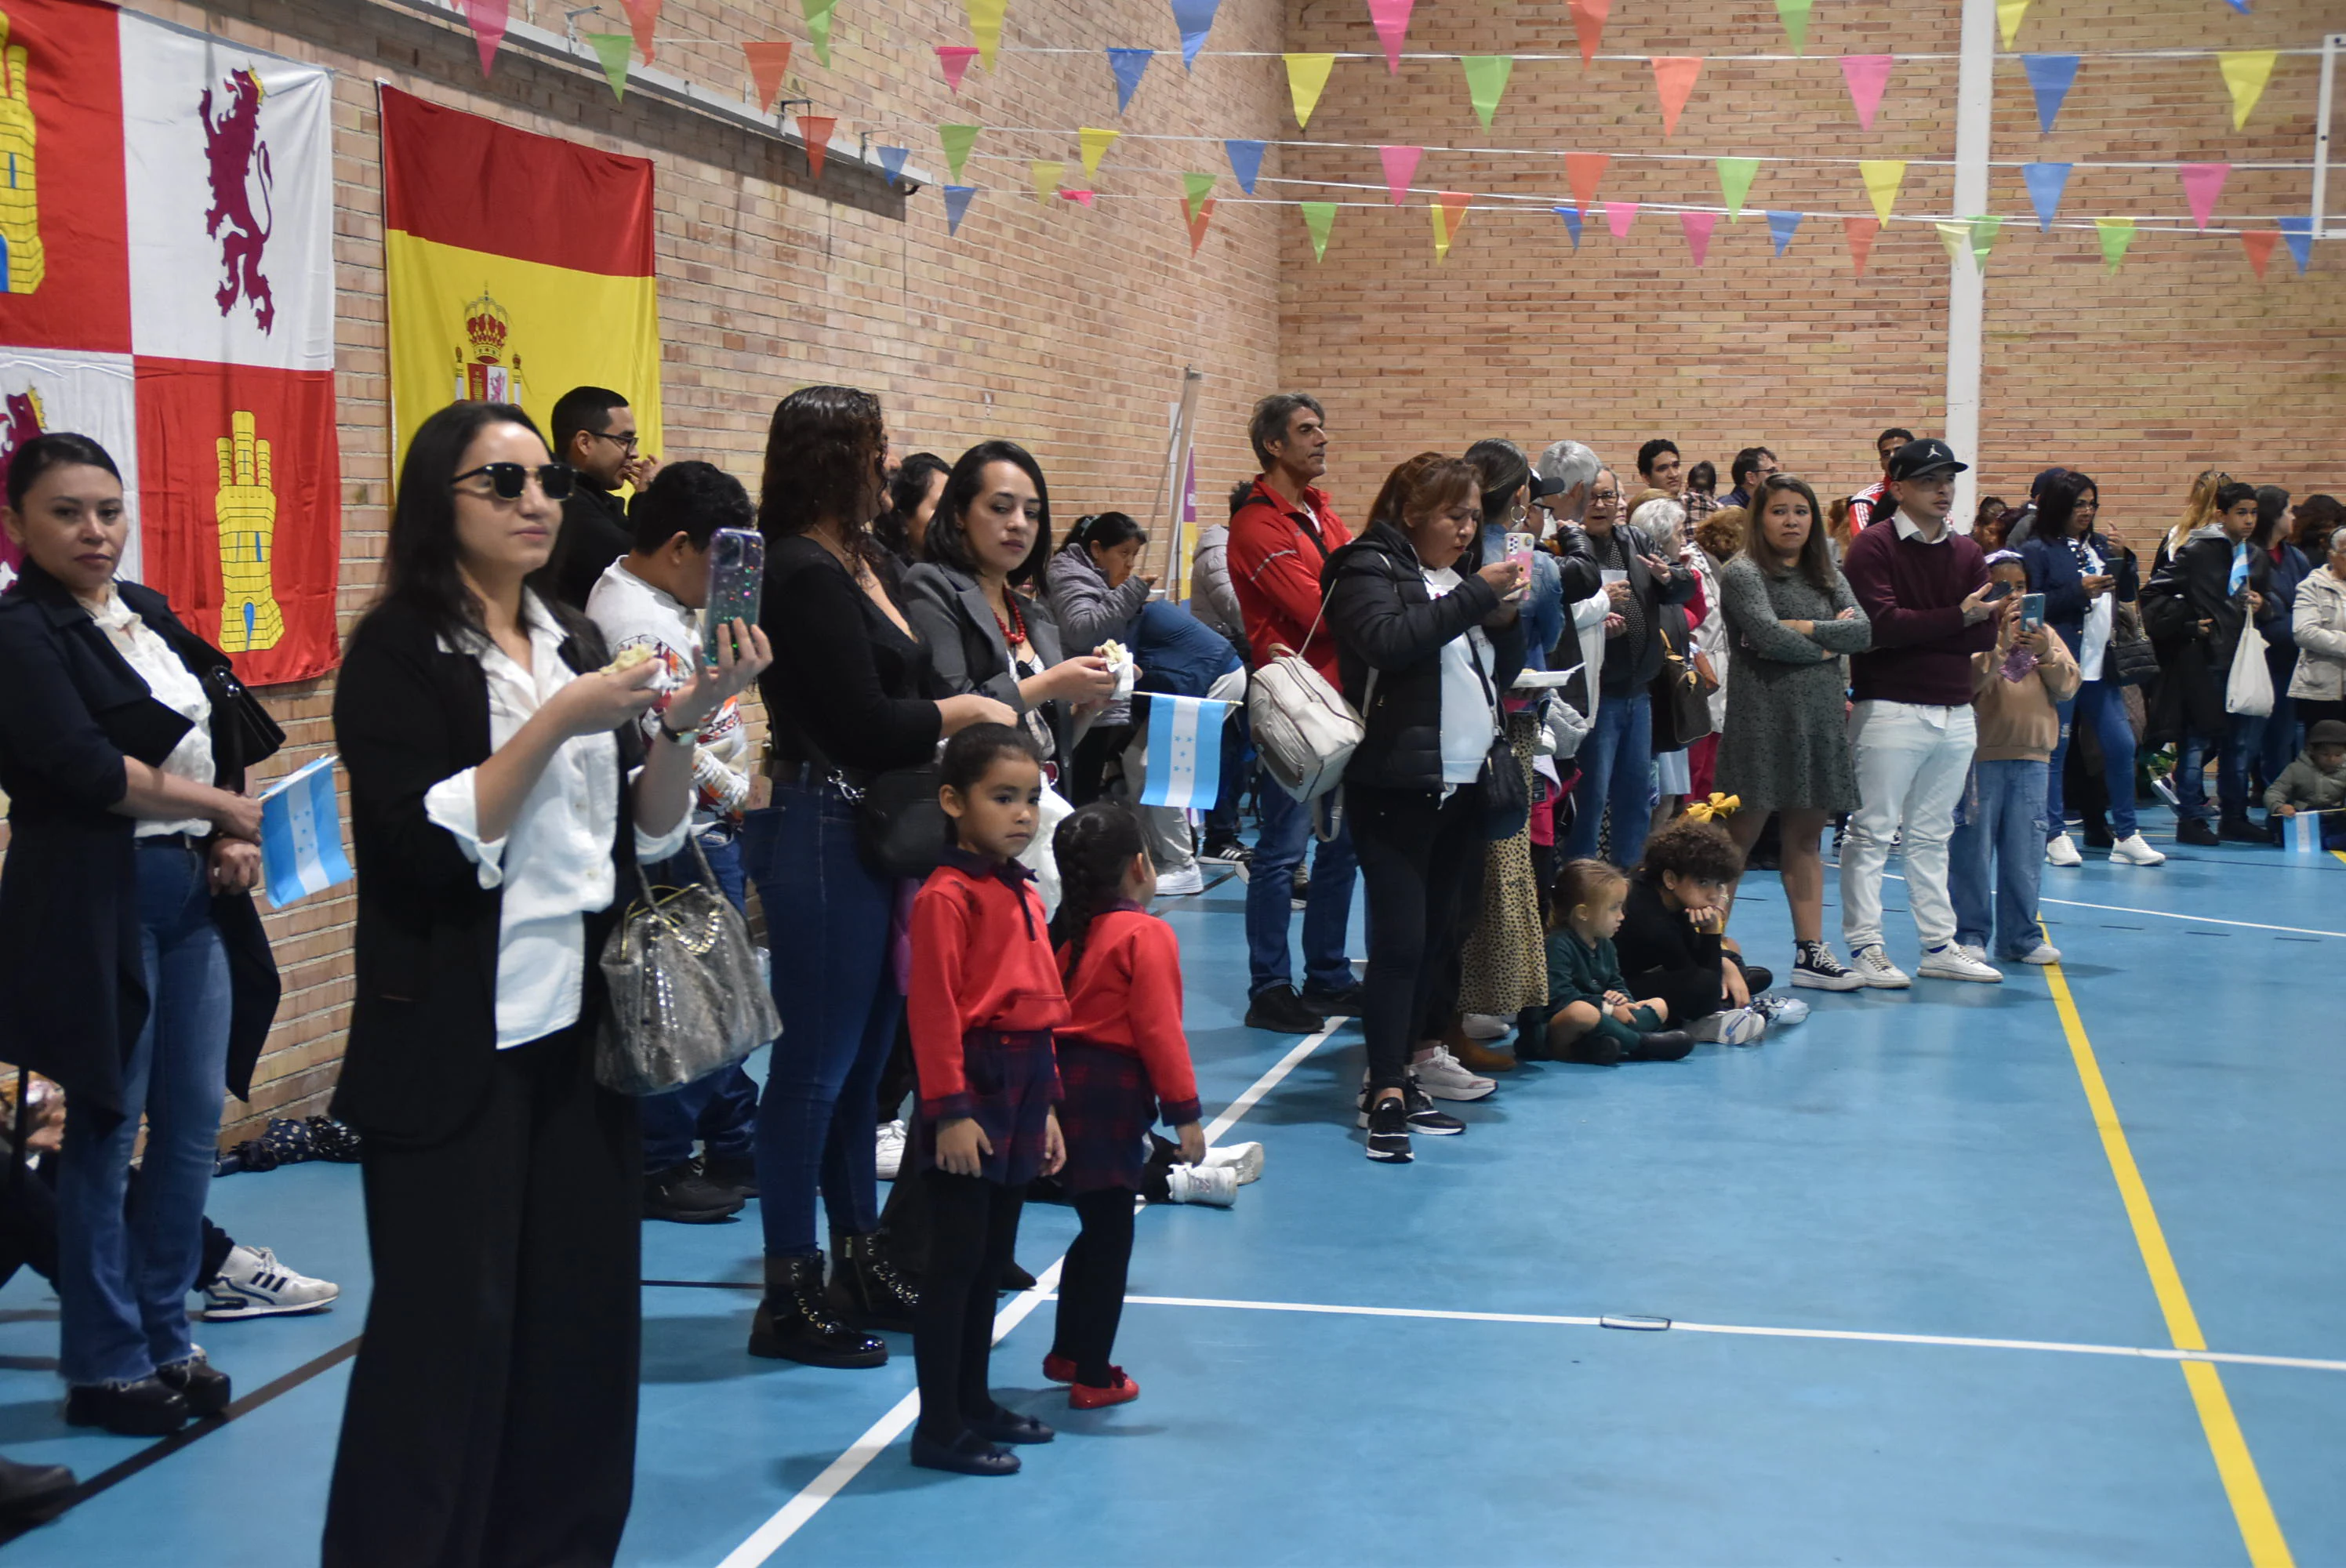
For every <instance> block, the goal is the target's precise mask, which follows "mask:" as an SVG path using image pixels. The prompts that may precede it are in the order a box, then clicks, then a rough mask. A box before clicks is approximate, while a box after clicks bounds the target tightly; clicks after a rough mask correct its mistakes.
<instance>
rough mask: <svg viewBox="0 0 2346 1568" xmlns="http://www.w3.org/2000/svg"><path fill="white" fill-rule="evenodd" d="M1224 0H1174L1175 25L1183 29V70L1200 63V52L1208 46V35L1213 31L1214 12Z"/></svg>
mask: <svg viewBox="0 0 2346 1568" xmlns="http://www.w3.org/2000/svg"><path fill="white" fill-rule="evenodd" d="M1221 3H1222V0H1173V25H1175V26H1177V27H1178V28H1180V29H1181V68H1182V69H1183V70H1188V68H1189V67H1190V66H1194V65H1196V64H1197V63H1198V51H1199V50H1200V49H1202V48H1204V47H1205V46H1206V35H1207V34H1208V33H1209V32H1210V31H1211V30H1212V29H1213V25H1214V12H1215V10H1216V9H1217V8H1218V7H1219V5H1221Z"/></svg>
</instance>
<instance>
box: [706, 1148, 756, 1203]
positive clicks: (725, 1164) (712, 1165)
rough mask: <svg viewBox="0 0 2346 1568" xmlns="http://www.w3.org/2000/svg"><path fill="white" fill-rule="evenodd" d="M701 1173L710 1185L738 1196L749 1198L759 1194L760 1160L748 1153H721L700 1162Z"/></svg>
mask: <svg viewBox="0 0 2346 1568" xmlns="http://www.w3.org/2000/svg"><path fill="white" fill-rule="evenodd" d="M700 1174H701V1175H702V1176H705V1177H707V1178H708V1181H709V1186H714V1187H722V1188H724V1189H726V1190H727V1191H729V1192H731V1193H732V1194H733V1196H736V1197H739V1198H743V1199H748V1198H753V1197H755V1196H758V1162H757V1161H756V1160H754V1159H752V1158H750V1156H748V1155H719V1156H717V1157H716V1158H714V1159H704V1160H702V1161H701V1162H700Z"/></svg>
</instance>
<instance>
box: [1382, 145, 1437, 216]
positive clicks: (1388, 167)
mask: <svg viewBox="0 0 2346 1568" xmlns="http://www.w3.org/2000/svg"><path fill="white" fill-rule="evenodd" d="M1377 156H1378V157H1379V158H1382V159H1384V160H1385V188H1386V189H1388V190H1390V191H1392V204H1393V205H1394V206H1395V207H1399V206H1400V205H1401V204H1402V202H1403V199H1405V198H1406V197H1407V196H1408V195H1409V182H1410V178H1411V177H1412V176H1413V175H1414V174H1416V173H1417V160H1418V159H1419V158H1423V157H1424V156H1425V149H1424V148H1422V147H1381V148H1377Z"/></svg>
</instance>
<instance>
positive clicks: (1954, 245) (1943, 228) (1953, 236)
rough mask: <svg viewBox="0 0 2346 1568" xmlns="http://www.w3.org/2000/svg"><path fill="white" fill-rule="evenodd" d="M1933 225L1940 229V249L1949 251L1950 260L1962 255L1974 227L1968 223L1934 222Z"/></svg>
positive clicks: (1948, 257) (1948, 258)
mask: <svg viewBox="0 0 2346 1568" xmlns="http://www.w3.org/2000/svg"><path fill="white" fill-rule="evenodd" d="M1931 227H1932V228H1933V229H1937V230H1938V231H1939V249H1942V250H1944V251H1945V252H1946V253H1947V260H1950V261H1952V260H1954V259H1955V258H1956V257H1958V256H1960V255H1962V254H1963V253H1964V246H1965V245H1966V244H1968V243H1969V242H1970V240H1971V237H1972V229H1971V225H1970V224H1968V223H1933V225H1931Z"/></svg>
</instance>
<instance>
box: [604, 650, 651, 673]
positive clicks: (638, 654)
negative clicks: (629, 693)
mask: <svg viewBox="0 0 2346 1568" xmlns="http://www.w3.org/2000/svg"><path fill="white" fill-rule="evenodd" d="M651 657H652V646H651V644H649V643H630V644H629V645H628V646H627V647H624V648H622V649H620V650H619V657H617V658H615V659H613V660H612V661H611V662H610V663H609V664H607V665H605V666H604V667H603V673H604V674H605V675H625V674H627V672H628V671H629V670H631V669H633V668H635V667H637V665H639V664H644V663H647V662H648V661H649V660H650V658H651Z"/></svg>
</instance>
